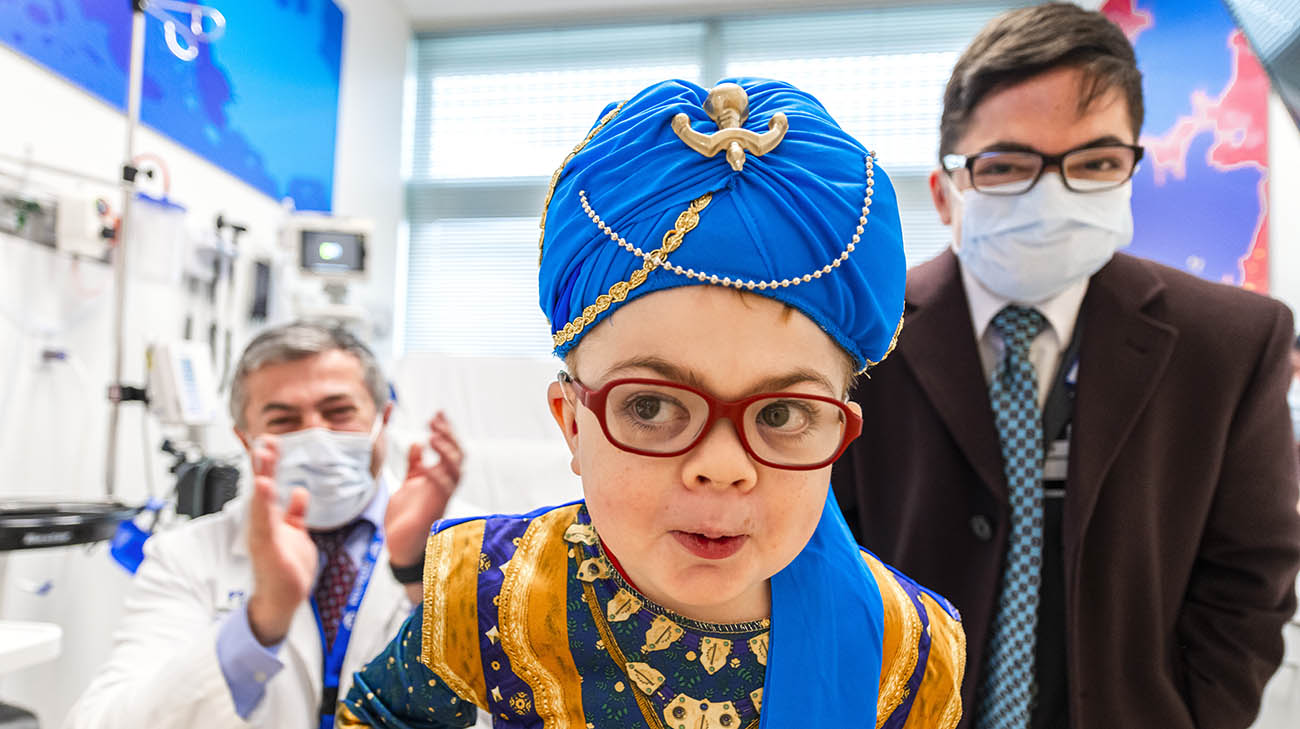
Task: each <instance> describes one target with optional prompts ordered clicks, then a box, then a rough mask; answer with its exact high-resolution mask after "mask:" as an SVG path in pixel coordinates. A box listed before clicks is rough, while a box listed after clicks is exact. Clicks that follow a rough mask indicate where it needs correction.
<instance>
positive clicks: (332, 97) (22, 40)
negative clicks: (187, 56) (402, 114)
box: [0, 0, 343, 211]
mask: <svg viewBox="0 0 1300 729" xmlns="http://www.w3.org/2000/svg"><path fill="white" fill-rule="evenodd" d="M206 4H208V5H210V6H212V7H215V8H216V9H218V10H220V11H221V13H222V14H223V15H224V16H225V18H226V30H225V34H224V35H222V36H221V38H219V39H218V40H217V41H216V42H215V43H212V44H200V45H199V54H198V57H197V58H195V59H194V60H193V61H188V62H186V61H182V60H180V59H179V58H177V57H176V56H175V55H173V54H172V52H171V50H170V49H168V47H167V43H166V40H165V37H164V32H163V27H162V23H161V21H159V20H157V19H155V18H153V17H152V16H149V20H148V23H147V29H146V32H145V65H144V93H143V98H142V100H141V108H140V116H141V119H142V121H143V122H144V123H145V124H148V125H149V126H151V127H153V128H154V129H157V130H158V131H160V132H162V133H163V134H165V135H167V136H168V137H171V138H172V139H174V140H176V141H177V142H179V143H180V144H182V145H184V146H185V147H188V148H189V149H191V150H193V151H194V152H195V153H197V154H199V155H201V156H203V157H205V158H206V159H208V160H209V161H211V162H212V163H213V164H216V165H218V166H220V167H222V168H224V169H225V170H227V171H229V172H230V173H231V174H233V175H235V176H236V177H238V178H240V179H242V180H244V181H245V182H247V183H248V184H250V185H252V186H253V187H255V188H257V189H258V190H260V191H262V192H264V193H266V194H267V195H269V196H271V197H272V198H274V199H276V200H279V199H281V198H284V197H291V198H293V199H294V203H295V205H296V206H297V208H298V209H299V210H320V211H328V210H329V209H330V206H331V197H332V193H333V187H334V142H335V135H336V132H337V128H338V101H339V71H340V67H341V59H342V51H343V12H342V11H341V10H340V9H339V8H338V6H337V5H335V4H334V2H333V0H206ZM180 20H181V21H182V22H184V19H183V18H181V19H180ZM0 43H4V44H5V45H7V46H10V47H11V48H14V49H15V50H17V51H19V52H21V53H23V54H25V55H27V56H29V57H30V58H32V59H33V60H35V61H37V62H38V63H40V64H42V65H44V66H46V67H48V68H49V69H51V70H53V71H54V72H56V73H58V74H59V75H61V76H64V77H65V78H67V79H69V80H70V81H72V82H73V83H75V84H76V85H78V86H80V87H82V88H84V89H86V90H87V91H89V92H90V93H92V94H94V95H96V96H98V97H99V98H101V99H103V100H104V101H106V102H108V103H110V104H112V105H114V106H116V107H118V108H119V109H125V107H126V85H127V71H128V65H129V62H130V48H131V2H130V0H0Z"/></svg>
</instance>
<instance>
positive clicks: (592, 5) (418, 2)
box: [397, 0, 897, 32]
mask: <svg viewBox="0 0 1300 729" xmlns="http://www.w3.org/2000/svg"><path fill="white" fill-rule="evenodd" d="M397 1H398V3H399V4H400V5H402V6H403V7H404V8H405V10H406V12H407V14H408V15H409V16H410V18H411V26H412V28H413V29H414V30H415V31H416V32H422V31H424V32H428V31H441V30H462V29H472V28H494V27H510V26H530V25H531V26H536V25H540V24H548V23H558V22H563V23H567V24H574V23H579V24H580V23H598V22H602V21H611V20H630V19H637V18H660V19H662V18H666V17H699V16H702V15H714V14H719V13H744V12H746V11H767V10H796V9H810V8H834V7H845V6H859V7H860V6H863V5H873V4H884V2H883V0H865V1H864V0H856V1H854V0H811V1H810V0H474V1H473V2H470V1H468V0H397ZM895 2H897V0H895Z"/></svg>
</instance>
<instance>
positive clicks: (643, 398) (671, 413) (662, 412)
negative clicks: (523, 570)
mask: <svg viewBox="0 0 1300 729" xmlns="http://www.w3.org/2000/svg"><path fill="white" fill-rule="evenodd" d="M624 402H625V404H624V406H623V407H624V409H625V410H626V411H627V412H628V414H630V415H631V416H632V418H633V419H634V420H636V421H638V422H641V423H647V424H661V423H666V422H669V421H672V420H678V419H681V418H688V417H689V415H688V413H687V411H686V408H685V407H683V406H682V404H681V403H679V402H677V401H676V400H674V399H672V398H670V397H667V396H665V395H661V394H658V393H651V392H643V393H639V394H636V395H632V396H631V397H629V398H627V400H625V401H624Z"/></svg>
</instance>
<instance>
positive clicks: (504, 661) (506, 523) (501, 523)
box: [478, 516, 542, 729]
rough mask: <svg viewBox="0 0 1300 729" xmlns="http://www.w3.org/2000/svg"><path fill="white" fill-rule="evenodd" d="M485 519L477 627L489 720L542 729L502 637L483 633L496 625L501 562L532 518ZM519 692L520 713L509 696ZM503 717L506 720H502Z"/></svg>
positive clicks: (502, 577)
mask: <svg viewBox="0 0 1300 729" xmlns="http://www.w3.org/2000/svg"><path fill="white" fill-rule="evenodd" d="M485 522H486V523H485V524H484V526H483V551H482V556H480V558H479V559H480V562H479V574H478V619H479V627H480V628H483V630H482V631H481V632H480V634H479V653H480V655H481V656H482V660H483V678H484V680H485V681H486V686H487V690H488V705H489V706H490V707H491V709H492V723H493V725H494V726H497V727H505V726H509V727H512V728H513V727H528V728H529V729H541V727H542V720H541V718H540V717H538V716H537V712H536V710H535V701H534V699H533V691H532V689H531V688H530V687H529V686H528V684H527V683H525V682H524V681H523V680H522V679H521V678H519V675H518V674H516V673H515V672H514V670H513V668H512V667H511V665H510V659H509V658H508V657H506V651H505V648H504V647H502V645H501V639H500V638H498V639H497V640H495V641H493V640H490V639H488V637H487V636H486V633H487V632H488V631H489V630H490V629H491V628H493V627H496V626H497V625H499V622H498V620H499V618H498V610H497V605H496V604H494V602H493V601H494V599H495V598H496V597H497V596H498V595H500V594H501V585H502V583H503V582H504V581H505V572H504V571H502V569H501V565H503V564H505V563H506V562H508V561H509V560H510V559H511V558H512V557H514V555H515V540H516V539H518V538H520V537H522V536H523V535H524V532H525V531H526V530H527V529H528V525H529V524H530V523H531V522H532V519H530V518H528V517H518V516H499V517H490V518H488V519H486V520H485ZM484 559H486V562H484V561H483V560H484ZM485 567H486V569H485ZM493 688H499V689H500V692H501V700H500V701H497V700H495V699H494V698H493V696H492V689H493ZM518 694H523V695H524V697H526V699H527V702H526V703H527V706H528V709H527V710H526V711H525V712H524V713H523V714H522V715H521V714H520V713H519V712H518V711H516V710H515V708H514V707H512V706H511V705H510V699H511V697H514V696H516V695H518ZM521 703H523V702H521ZM503 716H505V717H508V719H504V720H503V719H502V717H503Z"/></svg>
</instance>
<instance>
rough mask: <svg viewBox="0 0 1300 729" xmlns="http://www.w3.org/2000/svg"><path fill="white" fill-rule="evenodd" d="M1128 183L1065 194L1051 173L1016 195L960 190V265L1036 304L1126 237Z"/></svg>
mask: <svg viewBox="0 0 1300 729" xmlns="http://www.w3.org/2000/svg"><path fill="white" fill-rule="evenodd" d="M1132 192H1133V187H1132V183H1125V184H1124V185H1122V186H1120V187H1117V188H1115V189H1113V190H1104V191H1101V192H1088V193H1078V192H1072V191H1070V190H1069V189H1067V188H1066V187H1065V184H1064V183H1062V182H1061V178H1060V176H1059V175H1057V174H1056V173H1054V172H1048V173H1044V174H1043V178H1042V179H1040V180H1039V181H1038V184H1036V185H1034V187H1033V188H1032V189H1030V190H1029V192H1026V193H1024V194H1023V195H989V194H986V193H982V192H979V191H976V190H974V189H970V190H966V191H964V192H962V193H961V199H962V206H961V207H962V213H961V240H960V241H959V242H958V245H957V247H956V248H957V257H958V258H959V259H961V263H962V266H963V267H965V268H966V269H967V270H969V271H970V273H971V275H972V276H974V277H975V278H976V280H978V281H979V282H980V283H982V284H984V285H985V286H987V287H988V289H989V290H990V291H992V292H993V293H995V294H998V295H1000V296H1003V297H1005V298H1007V299H1010V300H1011V301H1013V302H1016V303H1021V304H1036V303H1039V302H1041V301H1045V300H1047V299H1049V298H1051V297H1053V296H1055V295H1056V294H1059V293H1061V292H1062V291H1064V290H1065V289H1066V288H1067V287H1068V286H1069V285H1070V284H1072V283H1074V282H1076V281H1080V280H1082V279H1085V278H1087V277H1089V276H1091V275H1092V274H1094V273H1096V272H1097V271H1098V269H1100V268H1101V267H1102V266H1104V265H1106V262H1107V261H1109V260H1110V259H1111V256H1113V255H1114V254H1115V251H1116V250H1118V249H1120V248H1123V247H1125V246H1127V245H1128V244H1129V243H1131V242H1132V241H1133V209H1132V207H1131V206H1130V204H1129V200H1130V198H1131V196H1132Z"/></svg>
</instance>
